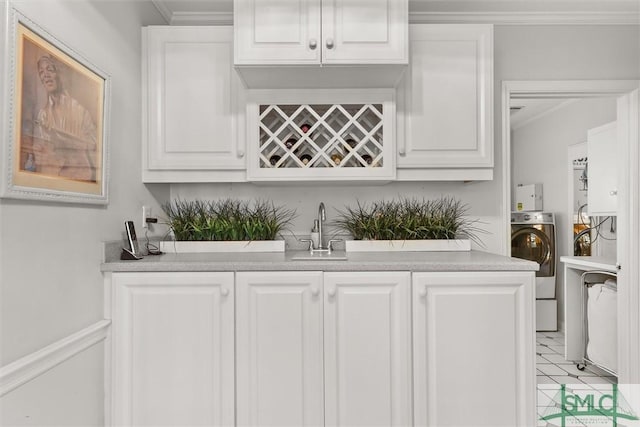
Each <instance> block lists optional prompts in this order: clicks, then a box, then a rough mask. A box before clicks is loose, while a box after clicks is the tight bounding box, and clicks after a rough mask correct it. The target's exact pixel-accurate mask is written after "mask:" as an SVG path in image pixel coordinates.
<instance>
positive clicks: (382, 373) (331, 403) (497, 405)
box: [105, 271, 536, 427]
mask: <svg viewBox="0 0 640 427" xmlns="http://www.w3.org/2000/svg"><path fill="white" fill-rule="evenodd" d="M234 275H235V278H234ZM234 279H235V281H234ZM534 280H535V276H534V272H428V273H427V272H425V273H413V275H412V274H411V273H410V272H408V271H405V272H327V273H323V272H321V271H284V272H275V271H274V272H237V273H233V272H226V273H214V272H180V273H178V272H165V273H160V272H154V273H112V274H111V275H107V280H106V284H107V289H108V290H110V292H107V294H106V295H107V298H106V310H105V312H106V313H107V317H108V316H111V318H112V325H113V327H112V333H111V337H110V339H109V341H108V345H107V348H108V352H107V357H106V358H107V366H110V367H111V369H110V370H109V371H108V374H107V375H108V376H107V379H106V384H107V387H108V389H109V392H108V394H107V408H108V411H107V422H106V425H114V426H151V425H154V426H155V425H163V426H185V425H194V426H195V425H199V426H234V425H237V426H279V427H280V426H344V427H347V426H349V427H351V426H403V427H404V426H411V425H415V426H429V427H444V426H474V427H480V426H491V427H497V426H505V427H506V426H509V427H513V426H528V425H534V420H535V387H536V384H535V359H534V358H535V347H534V345H535V342H534V341H535V337H534V331H535V328H534V310H533V302H534V301H535V297H534V283H535V282H534ZM109 343H110V345H109ZM234 358H235V360H234Z"/></svg>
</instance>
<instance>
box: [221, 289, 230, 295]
mask: <svg viewBox="0 0 640 427" xmlns="http://www.w3.org/2000/svg"><path fill="white" fill-rule="evenodd" d="M220 295H222V296H223V297H226V296H228V295H229V289H227V288H220Z"/></svg>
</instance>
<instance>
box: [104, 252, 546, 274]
mask: <svg viewBox="0 0 640 427" xmlns="http://www.w3.org/2000/svg"><path fill="white" fill-rule="evenodd" d="M302 253H304V252H301V251H287V252H280V253H266V252H256V253H182V254H162V255H155V256H154V255H148V256H146V257H144V258H143V259H141V260H137V261H121V260H119V259H111V260H109V259H107V261H106V262H104V263H102V264H101V270H102V271H103V272H117V271H142V272H144V271H302V270H311V271H314V270H315V271H536V270H538V264H537V263H535V262H531V261H526V260H522V259H518V258H510V257H505V256H501V255H496V254H490V253H487V252H481V251H460V252H458V251H455V252H348V253H345V252H341V253H339V254H340V255H345V254H346V258H347V259H346V260H344V261H338V260H330V259H322V260H313V261H309V260H305V261H297V260H296V261H294V260H292V258H293V257H295V256H296V255H300V254H302Z"/></svg>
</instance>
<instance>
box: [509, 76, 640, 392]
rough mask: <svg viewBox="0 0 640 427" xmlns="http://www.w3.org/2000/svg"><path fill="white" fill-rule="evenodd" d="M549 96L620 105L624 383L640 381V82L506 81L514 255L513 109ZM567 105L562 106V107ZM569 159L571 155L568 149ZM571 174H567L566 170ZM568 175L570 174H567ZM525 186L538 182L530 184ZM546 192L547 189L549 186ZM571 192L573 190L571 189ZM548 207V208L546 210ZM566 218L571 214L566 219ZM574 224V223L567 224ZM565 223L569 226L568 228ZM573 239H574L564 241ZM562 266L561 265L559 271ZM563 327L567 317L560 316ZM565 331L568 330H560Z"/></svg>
mask: <svg viewBox="0 0 640 427" xmlns="http://www.w3.org/2000/svg"><path fill="white" fill-rule="evenodd" d="M530 99H534V100H540V101H544V100H548V101H549V102H556V103H557V105H560V106H563V105H564V106H565V107H566V106H567V105H568V104H569V103H581V102H586V103H587V104H588V103H592V104H593V103H597V102H600V100H603V101H602V102H604V103H605V104H606V103H609V105H615V117H614V118H615V120H616V121H617V128H618V136H617V143H618V153H617V160H618V162H617V165H616V166H615V168H616V169H617V171H618V188H617V198H618V208H617V216H616V218H617V221H616V224H615V228H616V231H617V236H618V238H617V241H616V242H615V251H616V260H617V265H618V266H620V270H619V272H618V292H619V298H618V313H617V319H618V325H619V328H618V355H619V356H618V357H619V363H618V366H619V372H618V382H619V383H636V384H637V383H640V355H639V353H640V342H639V341H640V317H639V315H638V313H639V312H640V291H639V290H638V287H637V286H630V284H631V283H639V281H640V266H638V263H637V259H638V258H639V256H640V251H639V246H640V207H639V200H638V199H639V193H638V188H640V176H639V172H638V169H639V167H638V166H639V154H638V151H639V150H638V145H639V140H638V121H639V117H638V81H635V80H634V81H620V80H617V81H604V80H598V81H575V80H574V81H505V82H503V85H502V126H503V128H502V141H503V145H502V158H503V159H504V161H503V162H502V174H503V175H502V176H503V181H502V182H503V197H502V200H503V224H504V237H505V241H504V247H505V253H506V254H507V255H510V254H511V228H510V224H511V214H512V211H513V210H514V202H515V201H514V200H512V193H513V188H514V185H516V184H517V182H514V180H513V179H512V177H513V174H512V172H513V167H514V163H515V162H514V157H513V154H514V153H513V152H512V148H513V146H512V136H513V133H512V131H513V129H512V124H511V115H512V113H511V112H512V107H515V108H517V107H518V106H519V104H521V102H520V101H521V100H530ZM558 108H562V107H558ZM564 153H565V154H564V156H563V157H564V159H565V161H566V159H567V151H566V148H565V151H564ZM548 163H549V162H539V163H538V164H529V165H527V167H531V168H536V167H538V168H544V167H545V166H546V165H547V164H548ZM564 173H565V174H566V172H564ZM565 176H566V175H565ZM522 184H536V183H534V182H526V183H522ZM543 193H544V190H543ZM565 194H567V193H566V192H565ZM545 210H546V209H545ZM565 219H566V218H565ZM564 226H565V227H566V228H568V222H567V223H565V224H564ZM565 227H563V228H565ZM563 241H567V242H568V241H569V239H566V238H565V239H563ZM561 268H562V266H561V265H558V269H561ZM559 320H560V322H559V327H560V329H562V318H560V319H559ZM560 332H562V330H561V331H560Z"/></svg>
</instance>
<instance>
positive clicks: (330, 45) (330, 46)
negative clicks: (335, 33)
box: [327, 38, 333, 49]
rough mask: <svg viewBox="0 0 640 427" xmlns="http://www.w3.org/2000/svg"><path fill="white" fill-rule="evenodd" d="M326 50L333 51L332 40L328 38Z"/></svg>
mask: <svg viewBox="0 0 640 427" xmlns="http://www.w3.org/2000/svg"><path fill="white" fill-rule="evenodd" d="M327 49H333V39H332V38H328V39H327Z"/></svg>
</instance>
